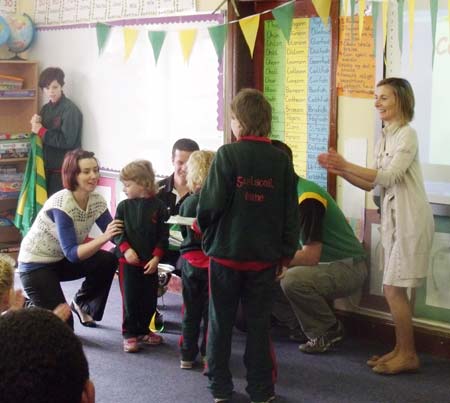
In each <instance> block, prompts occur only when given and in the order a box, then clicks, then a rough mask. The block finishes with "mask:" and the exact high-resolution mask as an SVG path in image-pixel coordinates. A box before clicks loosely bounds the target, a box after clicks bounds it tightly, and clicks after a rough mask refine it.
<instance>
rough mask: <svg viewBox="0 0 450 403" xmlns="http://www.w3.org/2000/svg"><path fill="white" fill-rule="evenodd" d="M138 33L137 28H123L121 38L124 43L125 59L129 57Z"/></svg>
mask: <svg viewBox="0 0 450 403" xmlns="http://www.w3.org/2000/svg"><path fill="white" fill-rule="evenodd" d="M138 35H139V31H138V30H137V29H133V28H124V29H123V40H124V43H125V60H128V58H129V57H130V55H131V52H132V51H133V48H134V45H135V43H136V39H137V37H138Z"/></svg>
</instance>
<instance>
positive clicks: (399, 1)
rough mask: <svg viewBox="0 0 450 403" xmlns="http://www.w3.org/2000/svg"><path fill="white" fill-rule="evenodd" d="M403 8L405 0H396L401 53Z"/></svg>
mask: <svg viewBox="0 0 450 403" xmlns="http://www.w3.org/2000/svg"><path fill="white" fill-rule="evenodd" d="M449 1H450V0H449ZM404 9H405V0H397V24H398V45H399V48H400V53H402V50H403V11H404Z"/></svg>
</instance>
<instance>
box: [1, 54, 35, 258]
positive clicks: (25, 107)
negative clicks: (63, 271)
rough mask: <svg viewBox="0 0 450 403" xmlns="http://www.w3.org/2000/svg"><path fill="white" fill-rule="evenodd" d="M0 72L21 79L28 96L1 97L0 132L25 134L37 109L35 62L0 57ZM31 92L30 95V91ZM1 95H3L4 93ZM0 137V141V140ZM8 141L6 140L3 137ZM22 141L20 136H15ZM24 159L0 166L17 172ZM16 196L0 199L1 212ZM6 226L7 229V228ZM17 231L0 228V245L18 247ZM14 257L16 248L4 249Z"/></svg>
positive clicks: (12, 207)
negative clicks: (6, 166) (12, 167)
mask: <svg viewBox="0 0 450 403" xmlns="http://www.w3.org/2000/svg"><path fill="white" fill-rule="evenodd" d="M0 74H4V75H9V76H16V77H21V78H23V80H24V83H23V92H24V94H26V93H27V91H28V92H29V93H28V96H26V95H24V96H20V95H22V94H20V93H18V94H17V95H19V96H10V94H4V93H2V96H0V133H28V132H29V131H30V129H31V124H30V119H31V117H32V116H33V115H34V114H35V113H37V112H38V64H37V63H36V62H33V61H28V60H0ZM31 92H33V94H31ZM3 94H4V95H3ZM1 141H3V140H0V142H1ZM5 141H9V140H5ZM17 141H23V139H17ZM26 162H27V158H6V159H0V166H5V165H11V166H15V167H16V171H17V172H24V171H25V166H26ZM17 200H18V198H17V197H9V198H7V199H0V211H4V210H12V212H14V211H15V209H16V208H17ZM6 228H7V229H6ZM20 240H21V237H20V232H19V231H18V230H17V229H16V228H15V227H5V228H0V247H1V245H3V247H4V248H6V247H11V248H14V249H16V250H17V248H18V247H19V245H20ZM6 253H7V254H9V255H10V256H11V257H12V258H14V259H16V258H17V251H11V252H6Z"/></svg>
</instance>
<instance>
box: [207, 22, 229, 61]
mask: <svg viewBox="0 0 450 403" xmlns="http://www.w3.org/2000/svg"><path fill="white" fill-rule="evenodd" d="M208 32H209V36H210V37H211V40H212V43H213V45H214V49H215V50H216V53H217V58H218V59H219V62H220V61H221V60H222V54H223V47H224V45H225V41H226V39H227V32H228V27H227V25H226V24H223V25H215V26H213V27H209V28H208Z"/></svg>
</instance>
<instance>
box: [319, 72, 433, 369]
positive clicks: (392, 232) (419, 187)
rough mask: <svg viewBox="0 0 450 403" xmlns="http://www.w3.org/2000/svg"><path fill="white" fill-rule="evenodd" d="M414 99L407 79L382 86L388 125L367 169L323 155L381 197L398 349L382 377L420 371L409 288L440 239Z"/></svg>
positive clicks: (386, 287) (386, 284)
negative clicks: (424, 172) (421, 152)
mask: <svg viewBox="0 0 450 403" xmlns="http://www.w3.org/2000/svg"><path fill="white" fill-rule="evenodd" d="M414 103H415V102H414V93H413V90H412V88H411V85H410V83H409V82H408V81H407V80H404V79H401V78H387V79H384V80H382V81H380V82H379V83H378V84H377V87H376V90H375V108H376V109H377V111H378V113H379V115H380V118H381V120H382V121H383V122H384V128H383V133H382V136H381V138H380V140H379V141H378V143H377V145H376V147H375V164H374V167H373V168H365V167H362V166H359V165H356V164H352V163H350V162H348V161H346V160H345V159H344V158H343V157H342V156H341V155H339V154H338V153H337V152H336V151H334V150H330V151H329V152H328V153H324V154H321V155H319V158H318V160H319V164H320V165H321V166H322V167H323V168H325V169H327V170H328V171H329V172H331V173H334V174H336V175H339V176H341V177H342V178H344V179H345V180H347V181H348V182H350V183H352V184H353V185H355V186H357V187H359V188H361V189H363V190H367V191H370V190H372V189H373V188H374V187H375V186H377V185H378V186H379V188H380V191H381V198H380V200H381V242H382V245H383V251H384V253H383V256H382V258H383V268H384V274H383V291H384V295H385V297H386V300H387V302H388V305H389V309H390V311H391V314H392V319H393V321H394V324H395V336H396V343H395V347H394V349H393V350H392V351H390V352H389V353H387V354H385V355H383V356H373V357H371V358H370V359H369V360H368V361H367V364H368V365H369V366H371V367H372V369H373V371H374V372H376V373H380V374H397V373H400V372H406V371H415V370H417V369H418V368H419V366H420V363H419V358H418V356H417V353H416V349H415V345H414V332H413V326H412V312H411V306H410V304H409V300H408V295H407V289H408V287H418V286H420V285H421V284H422V282H423V280H424V278H425V277H426V274H427V270H428V261H429V255H430V251H431V244H432V240H433V233H434V221H433V214H432V211H431V207H430V205H429V203H428V200H427V196H426V193H425V187H424V183H423V177H422V172H421V168H420V163H419V152H418V141H417V134H416V131H415V130H414V129H413V128H411V127H410V126H409V122H410V121H411V120H412V118H413V116H414Z"/></svg>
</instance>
